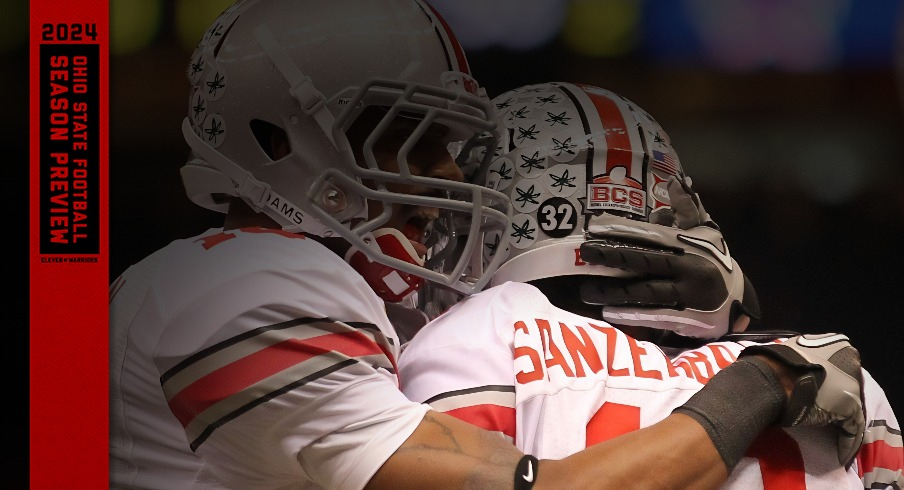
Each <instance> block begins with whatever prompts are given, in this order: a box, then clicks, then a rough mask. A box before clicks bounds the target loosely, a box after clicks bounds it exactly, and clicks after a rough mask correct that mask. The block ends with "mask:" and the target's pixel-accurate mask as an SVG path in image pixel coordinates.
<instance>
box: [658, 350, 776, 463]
mask: <svg viewBox="0 0 904 490" xmlns="http://www.w3.org/2000/svg"><path fill="white" fill-rule="evenodd" d="M786 398H787V397H786V395H785V391H784V389H783V388H782V383H781V380H779V378H778V376H777V375H776V374H775V372H774V371H773V370H772V368H771V367H769V365H768V364H767V363H766V362H764V361H761V360H759V359H757V358H755V357H752V356H749V357H742V358H741V359H738V360H737V361H735V362H734V363H732V364H731V365H729V366H728V367H726V368H725V369H723V370H722V371H721V372H719V373H718V374H717V375H716V376H713V378H712V379H710V380H709V382H708V383H706V386H704V387H703V389H701V390H700V391H698V392H697V393H695V394H694V396H692V397H691V398H690V399H689V400H688V401H687V403H685V404H684V405H682V406H680V407H678V408H676V409H675V410H674V412H676V413H682V414H684V415H687V416H689V417H691V418H693V419H694V420H696V421H697V422H698V423H699V424H700V425H702V426H703V428H704V429H705V430H706V432H707V434H709V438H710V439H712V441H713V445H715V446H716V450H717V451H718V452H719V456H721V457H722V461H723V462H725V467H726V468H727V469H728V471H729V472H731V470H732V469H733V468H734V467H735V465H736V464H738V461H740V459H741V456H743V455H744V452H745V451H747V448H748V447H749V446H750V444H751V443H753V440H754V439H755V438H756V437H757V435H759V433H760V432H761V431H762V430H763V429H765V428H766V427H767V426H768V425H770V424H772V423H774V422H775V421H776V420H777V419H778V417H779V416H780V415H781V413H782V409H783V408H784V405H785V402H786Z"/></svg>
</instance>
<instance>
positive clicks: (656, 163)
mask: <svg viewBox="0 0 904 490" xmlns="http://www.w3.org/2000/svg"><path fill="white" fill-rule="evenodd" d="M650 164H651V165H652V166H653V168H654V169H656V170H659V171H661V172H665V173H667V174H669V175H678V164H676V163H675V159H674V158H673V157H672V155H671V154H670V153H663V152H661V151H656V150H653V161H652V162H651V163H650Z"/></svg>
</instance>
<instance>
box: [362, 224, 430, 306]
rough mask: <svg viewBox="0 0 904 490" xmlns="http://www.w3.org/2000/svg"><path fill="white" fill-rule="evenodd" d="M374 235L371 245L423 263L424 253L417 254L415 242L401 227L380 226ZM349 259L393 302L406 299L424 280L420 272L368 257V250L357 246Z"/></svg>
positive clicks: (398, 256)
mask: <svg viewBox="0 0 904 490" xmlns="http://www.w3.org/2000/svg"><path fill="white" fill-rule="evenodd" d="M373 237H374V240H373V241H372V242H371V246H373V247H376V248H377V249H378V250H379V251H380V253H382V254H384V255H388V256H390V257H393V258H396V259H399V260H402V261H404V262H408V263H409V264H413V265H417V266H421V267H423V265H424V259H423V257H420V256H419V255H418V254H417V252H416V251H415V249H414V247H413V246H412V245H411V242H410V241H409V240H408V238H406V237H405V235H403V234H402V232H400V231H399V230H396V229H394V228H380V229H378V230H375V231H374V232H373ZM345 261H346V262H348V263H349V264H350V265H351V266H352V267H353V268H354V269H355V270H356V271H358V273H359V274H361V276H363V277H364V280H365V281H367V284H368V285H369V286H370V287H371V289H373V290H374V292H375V293H377V296H379V297H380V298H382V299H383V301H387V302H390V303H398V302H399V301H402V300H403V299H405V298H406V297H407V296H408V295H410V294H411V293H413V292H415V291H417V290H418V289H419V288H420V287H421V284H423V282H424V279H423V278H422V277H420V276H416V275H414V274H409V273H407V272H402V271H399V270H396V269H393V268H392V267H389V266H388V265H383V264H381V263H379V262H373V261H371V260H370V259H368V258H367V256H366V255H365V254H364V252H362V251H360V250H358V249H357V248H354V247H352V248H350V249H349V250H348V253H346V254H345Z"/></svg>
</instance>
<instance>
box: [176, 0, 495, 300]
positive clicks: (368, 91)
mask: <svg viewBox="0 0 904 490" xmlns="http://www.w3.org/2000/svg"><path fill="white" fill-rule="evenodd" d="M187 76H188V79H189V81H190V83H191V92H190V97H189V104H188V117H186V118H185V119H184V121H183V124H182V132H183V135H184V137H185V140H186V141H187V142H188V144H189V146H190V147H191V150H192V157H191V158H190V159H189V162H188V163H187V164H186V165H185V166H184V167H183V169H182V178H183V184H184V186H185V188H186V192H187V194H188V196H189V198H190V199H191V200H192V201H193V202H195V203H196V204H199V205H201V206H203V207H206V208H208V209H212V210H215V211H219V212H226V211H227V209H228V200H229V199H224V197H225V198H230V197H232V196H238V197H241V199H242V200H244V202H245V203H247V204H248V205H249V206H250V207H251V208H252V209H254V210H255V211H258V212H262V213H265V214H266V215H267V216H269V217H270V218H272V219H273V220H275V221H276V222H277V223H279V224H280V225H282V227H283V229H284V230H286V231H291V232H304V233H306V234H309V235H314V236H318V237H325V238H329V237H341V238H343V239H345V240H346V241H347V242H348V243H350V244H351V246H352V250H351V251H350V253H349V255H348V256H347V257H346V258H347V260H348V261H349V262H350V263H352V264H353V266H354V267H356V269H359V271H364V272H362V275H364V276H365V278H366V279H367V280H368V282H369V283H371V286H372V287H374V289H375V291H377V292H378V294H381V296H383V297H384V299H387V300H388V301H399V300H401V299H402V298H404V297H406V296H408V295H409V293H411V292H412V291H413V290H415V289H417V287H418V286H419V284H420V278H426V279H428V280H431V281H434V282H436V283H438V284H441V285H443V286H446V287H449V288H452V289H453V290H455V291H458V292H461V293H465V294H469V293H472V292H475V291H477V290H479V289H481V288H482V287H483V286H484V285H485V284H486V283H487V282H488V281H489V274H490V273H491V272H492V271H493V270H495V268H496V267H497V266H498V264H499V261H492V262H489V263H486V269H485V270H484V271H475V269H474V268H473V267H468V268H467V270H468V271H469V273H468V274H464V272H465V269H466V265H467V264H468V263H469V262H473V259H472V258H467V257H465V256H466V255H468V254H477V255H479V253H480V247H479V244H478V243H477V241H476V240H475V241H474V242H473V243H470V242H469V243H464V244H461V243H456V236H455V234H446V235H443V233H442V231H443V230H451V229H452V226H451V225H447V226H433V225H432V224H431V222H433V221H444V220H452V219H458V220H459V221H462V220H467V221H468V222H469V223H472V229H471V230H470V231H471V232H473V234H472V235H471V236H475V237H476V236H478V235H479V233H478V231H479V230H481V229H504V228H505V227H506V226H507V224H508V221H509V219H510V216H511V209H510V205H509V204H508V200H507V198H506V197H505V196H504V195H502V194H501V193H499V192H497V191H495V190H492V189H489V188H487V187H484V186H481V185H477V184H473V183H466V182H463V181H461V179H457V180H456V179H452V180H450V179H448V178H443V177H442V176H437V175H432V174H429V173H428V172H424V175H421V174H420V173H421V172H420V171H419V170H418V169H416V168H415V167H416V166H417V167H418V168H419V167H421V166H423V163H422V162H412V161H410V160H411V159H409V156H411V155H414V154H415V152H417V151H418V148H419V147H420V146H421V145H422V143H423V142H424V141H427V140H428V139H429V138H434V139H437V138H438V139H439V140H441V144H442V145H443V146H442V148H443V151H446V149H448V151H449V152H454V151H456V148H461V144H460V143H458V144H456V142H460V141H466V140H469V139H471V138H472V137H475V136H481V139H480V141H493V143H491V144H492V145H494V146H495V142H494V141H495V139H494V135H495V134H496V124H495V119H494V117H493V109H492V105H491V104H490V101H489V99H488V97H487V96H486V94H485V91H484V90H483V89H482V88H480V87H479V86H478V84H477V82H476V81H475V80H474V79H473V78H472V77H471V76H470V74H469V67H468V63H467V60H466V58H465V56H464V53H463V51H462V49H461V47H460V45H459V44H458V42H457V41H456V39H455V37H454V35H453V33H452V32H451V31H450V30H449V29H448V27H447V25H446V23H445V22H444V21H443V20H442V18H441V17H440V16H439V15H438V14H437V12H436V11H435V10H433V8H432V7H431V6H430V5H429V4H427V3H426V2H425V1H423V0H402V1H399V0H394V1H390V0H330V1H327V2H323V1H319V0H306V1H299V0H294V1H289V0H267V1H258V0H247V1H239V2H237V3H235V4H234V5H232V6H231V7H229V8H228V9H226V10H225V11H224V12H223V13H222V14H221V15H220V16H219V17H218V18H217V19H216V20H215V21H214V22H213V24H212V25H211V26H210V28H209V29H208V30H207V31H206V33H205V34H204V36H203V38H202V39H201V41H200V42H199V43H198V45H197V48H196V49H195V52H194V54H193V56H192V59H191V61H190V63H189V65H188V69H187ZM362 114H370V115H371V117H372V116H373V115H374V114H376V115H377V116H378V117H376V119H374V121H375V122H374V123H373V124H371V125H369V126H368V128H369V129H368V131H369V134H367V136H366V138H365V139H364V141H363V143H360V144H357V145H356V144H353V142H352V140H350V136H349V133H350V132H351V131H352V130H353V128H354V127H355V124H356V121H357V120H358V119H359V116H361V115H362ZM361 119H364V118H361ZM398 121H403V122H406V123H407V124H408V128H409V129H408V130H407V131H406V132H405V133H404V134H402V135H401V136H400V135H399V134H397V133H398V131H397V130H394V129H393V128H394V127H395V124H396V123H397V122H398ZM370 128H372V129H370ZM437 128H440V129H441V131H440V132H437V131H436V129H437ZM393 131H394V132H393ZM274 135H277V136H279V137H280V139H281V141H284V142H285V144H284V145H283V146H287V147H288V148H285V151H280V152H275V151H274V149H273V148H272V147H271V142H272V138H273V137H274ZM383 138H390V139H394V140H396V141H397V145H398V150H397V152H398V155H397V156H396V155H393V158H395V160H396V162H395V164H392V165H390V167H391V168H390V169H384V168H383V167H385V166H386V164H384V163H383V161H381V160H380V158H378V156H377V152H375V148H376V147H378V146H379V144H380V142H381V141H383ZM399 138H401V141H399ZM488 144H489V143H488ZM488 153H489V152H488ZM447 157H448V158H450V159H454V157H455V155H454V154H449V155H447ZM384 160H385V158H384ZM452 161H453V162H454V160H452ZM400 187H404V188H405V189H406V190H405V191H399V190H398V189H399V188H400ZM399 207H403V208H405V209H407V210H408V211H407V213H408V214H410V216H411V219H410V220H408V222H407V223H405V224H404V226H396V228H403V229H402V230H399V229H390V227H389V226H388V225H387V222H389V221H390V219H391V218H392V217H393V209H394V208H396V209H398V208H399ZM369 210H370V212H369ZM456 217H457V218H456ZM396 220H398V218H396ZM395 225H398V224H397V223H396V224H395ZM403 233H404V235H403ZM415 248H417V249H418V250H420V251H421V252H420V253H417V252H415ZM447 248H449V249H456V250H460V251H461V253H460V254H459V255H458V256H459V257H460V261H459V263H457V264H454V265H451V266H450V264H449V263H448V262H449V259H448V257H449V253H448V250H446V249H447ZM424 249H428V250H429V251H430V252H429V253H430V254H434V255H440V256H443V257H444V262H445V264H444V267H443V268H442V269H440V268H437V267H433V264H434V263H435V261H431V260H430V257H429V256H428V257H423V256H421V255H422V253H423V250H424ZM375 264H376V266H375ZM474 274H477V275H476V276H475V275H474Z"/></svg>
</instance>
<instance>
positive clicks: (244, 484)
mask: <svg viewBox="0 0 904 490" xmlns="http://www.w3.org/2000/svg"><path fill="white" fill-rule="evenodd" d="M110 329H111V330H110V342H111V351H110V376H111V380H110V403H111V411H110V414H111V422H110V429H111V434H110V482H111V488H160V489H174V488H180V489H184V488H223V487H230V488H243V489H246V488H264V487H265V488H342V489H357V488H362V487H363V486H364V485H365V484H366V483H367V481H368V480H369V479H370V477H371V476H372V475H373V474H374V472H376V470H377V469H379V468H380V466H381V465H382V464H383V463H384V462H385V461H386V459H387V458H388V457H389V456H390V455H392V453H393V452H395V450H396V449H397V448H398V447H399V446H400V445H401V444H402V442H404V441H405V439H406V438H407V437H408V436H409V435H410V434H411V433H412V432H413V431H414V429H415V428H416V427H417V425H418V424H419V423H420V421H421V419H422V418H423V415H424V413H426V411H427V409H428V407H426V406H425V405H422V404H418V403H413V402H410V401H409V400H408V399H406V398H405V397H404V396H403V395H402V393H401V391H400V390H399V386H398V380H397V378H396V369H395V362H396V358H397V355H398V352H399V339H398V337H397V336H396V334H395V332H394V331H393V329H392V327H391V325H390V323H389V321H388V319H387V317H386V313H385V311H384V304H383V302H382V301H381V300H380V299H379V298H378V297H377V296H376V295H375V294H374V293H373V292H372V291H371V289H370V288H369V287H368V286H367V284H366V283H365V282H364V280H363V279H362V278H361V276H360V275H358V274H357V273H356V272H355V271H354V270H353V269H352V268H351V267H349V266H348V265H347V264H346V263H345V262H344V261H343V260H342V259H341V258H339V257H338V256H337V255H336V254H334V253H333V252H330V251H329V250H327V249H326V248H324V247H323V246H322V245H320V244H319V243H317V242H315V241H314V240H311V239H307V238H305V237H304V236H301V235H297V234H291V233H285V232H282V231H279V230H265V229H262V228H248V229H242V230H231V231H227V232H224V231H222V230H219V229H215V230H210V231H208V232H206V233H204V234H202V235H199V236H198V237H195V238H190V239H185V240H177V241H175V242H173V243H171V244H169V245H168V246H166V247H165V248H163V249H161V250H160V251H158V252H156V253H154V254H153V255H151V256H149V257H148V258H146V259H145V260H143V261H141V262H139V263H138V264H136V265H134V266H132V267H130V268H129V269H128V270H127V271H126V272H125V273H123V274H122V276H120V277H119V278H118V279H117V280H116V281H115V282H114V283H113V284H112V285H111V287H110ZM215 475H216V476H215Z"/></svg>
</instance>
